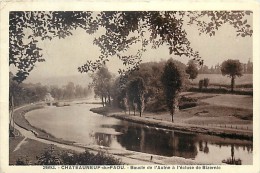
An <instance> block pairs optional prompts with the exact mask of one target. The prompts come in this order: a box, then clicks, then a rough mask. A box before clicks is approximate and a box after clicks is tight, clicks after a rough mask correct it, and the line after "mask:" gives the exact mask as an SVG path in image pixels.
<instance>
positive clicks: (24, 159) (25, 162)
mask: <svg viewBox="0 0 260 173" xmlns="http://www.w3.org/2000/svg"><path fill="white" fill-rule="evenodd" d="M30 164H31V162H30V161H29V159H28V158H27V157H19V158H18V159H17V160H16V165H30Z"/></svg>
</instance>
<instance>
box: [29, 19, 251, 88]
mask: <svg viewBox="0 0 260 173" xmlns="http://www.w3.org/2000/svg"><path fill="white" fill-rule="evenodd" d="M251 21H252V20H251ZM249 22H250V20H249ZM185 30H186V32H187V37H188V39H189V41H190V42H191V47H192V48H193V49H194V50H196V51H199V54H200V56H201V57H202V59H203V60H204V64H205V65H207V66H209V67H211V66H214V65H216V64H218V63H220V64H221V63H222V62H223V61H224V60H226V59H238V60H240V62H242V63H246V62H247V61H248V60H249V58H250V59H251V60H252V58H253V51H252V49H253V41H252V39H253V38H252V37H237V36H236V32H235V29H234V28H233V27H232V26H230V25H228V24H225V25H223V26H222V27H220V29H219V30H218V31H217V32H216V35H215V36H213V37H210V36H209V35H206V34H202V35H199V31H198V29H197V27H196V26H194V25H193V26H185ZM100 33H102V31H100ZM100 33H97V35H98V34H100ZM95 36H96V35H95V34H94V35H89V34H86V33H85V31H84V30H82V29H77V30H75V31H73V35H72V36H69V37H67V38H65V39H53V40H51V41H49V40H45V41H42V42H41V43H40V47H41V48H42V49H43V57H44V58H45V60H46V61H45V62H43V63H37V64H36V67H35V69H34V70H33V71H32V72H31V73H30V76H29V77H28V78H27V79H26V81H25V82H32V83H37V82H42V83H43V84H52V83H51V82H50V81H51V80H50V81H49V83H48V82H47V83H46V81H48V79H51V78H52V79H58V78H62V79H64V82H69V81H66V78H65V76H72V77H73V78H74V77H79V78H80V79H82V78H83V77H84V76H87V74H81V73H79V72H78V70H77V68H78V67H79V66H81V65H83V64H84V63H85V62H86V61H87V60H95V59H97V58H98V56H99V55H100V52H99V48H98V47H97V46H96V45H93V39H94V38H95ZM139 47H140V45H135V46H133V47H132V48H131V49H130V50H129V51H128V52H127V54H131V53H133V54H135V53H136V51H137V49H138V48H139ZM170 57H172V58H174V59H176V60H179V61H181V62H183V63H185V64H186V63H187V62H188V60H189V58H187V57H183V56H182V57H179V56H175V55H169V50H168V47H166V46H161V47H160V48H158V49H148V50H147V51H146V52H145V53H144V54H143V62H148V61H160V60H161V59H169V58H170ZM107 66H108V68H109V70H110V71H111V72H112V73H114V74H118V73H117V72H118V70H119V68H124V66H123V65H122V62H121V61H120V60H118V59H117V57H111V59H110V61H109V62H108V64H107ZM68 80H70V79H69V78H68ZM56 81H57V80H56ZM59 83H60V82H59Z"/></svg>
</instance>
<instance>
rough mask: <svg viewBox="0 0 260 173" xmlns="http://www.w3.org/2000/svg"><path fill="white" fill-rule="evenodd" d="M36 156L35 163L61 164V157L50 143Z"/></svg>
mask: <svg viewBox="0 0 260 173" xmlns="http://www.w3.org/2000/svg"><path fill="white" fill-rule="evenodd" d="M36 158H37V163H36V164H37V165H61V164H62V163H63V162H62V159H61V158H60V156H59V155H58V153H57V152H56V151H55V150H54V148H53V146H52V145H51V146H50V147H49V148H47V149H46V150H45V151H44V152H43V153H42V154H41V156H39V157H36Z"/></svg>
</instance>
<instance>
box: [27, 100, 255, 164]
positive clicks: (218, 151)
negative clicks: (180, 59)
mask: <svg viewBox="0 0 260 173" xmlns="http://www.w3.org/2000/svg"><path fill="white" fill-rule="evenodd" d="M91 107H93V105H77V106H69V107H60V108H56V107H52V108H48V109H39V110H35V111H32V112H29V113H28V114H27V115H26V116H27V118H28V121H29V122H30V123H31V124H32V125H34V126H37V127H39V128H41V129H44V130H45V131H47V132H49V133H51V134H53V135H54V136H56V137H59V138H63V139H65V140H72V141H76V142H78V143H82V144H85V145H93V144H94V145H100V146H106V147H111V148H116V149H127V150H131V151H139V152H144V153H149V154H151V155H153V154H156V155H163V156H169V157H171V156H178V157H183V158H189V159H194V160H195V161H198V162H203V163H207V162H208V163H215V164H221V163H222V161H223V159H226V160H227V159H228V158H230V159H231V160H232V158H233V160H235V159H238V158H239V159H241V161H242V163H243V164H252V163H253V156H252V151H253V145H252V141H244V140H236V139H229V138H221V137H216V136H210V135H202V134H192V133H184V132H180V131H171V130H165V129H160V128H155V127H149V126H146V125H140V124H135V123H130V122H127V121H121V120H118V119H114V118H111V117H106V116H101V115H97V114H94V113H93V112H90V111H89V109H90V108H91ZM82 112H84V114H83V113H82ZM75 117H76V118H75ZM68 127H69V128H68ZM232 153H233V154H232ZM232 155H233V156H232Z"/></svg>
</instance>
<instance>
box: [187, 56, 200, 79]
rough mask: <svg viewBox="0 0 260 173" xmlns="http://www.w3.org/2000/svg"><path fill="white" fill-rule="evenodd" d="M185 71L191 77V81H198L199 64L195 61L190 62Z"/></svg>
mask: <svg viewBox="0 0 260 173" xmlns="http://www.w3.org/2000/svg"><path fill="white" fill-rule="evenodd" d="M185 71H186V73H187V74H188V75H189V79H191V80H193V79H196V77H197V76H198V74H199V69H198V67H197V64H196V62H195V61H194V60H190V61H189V62H188V66H187V67H186V70H185Z"/></svg>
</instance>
